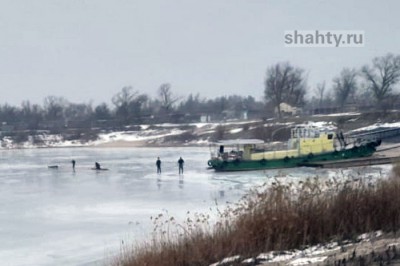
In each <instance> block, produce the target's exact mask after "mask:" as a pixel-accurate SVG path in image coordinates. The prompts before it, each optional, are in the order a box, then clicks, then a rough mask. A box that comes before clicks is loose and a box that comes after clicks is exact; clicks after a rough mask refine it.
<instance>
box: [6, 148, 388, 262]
mask: <svg viewBox="0 0 400 266" xmlns="http://www.w3.org/2000/svg"><path fill="white" fill-rule="evenodd" d="M0 154H1V157H0V235H1V240H2V241H0V261H1V264H2V265H15V266H18V265H88V264H90V263H93V264H94V263H96V262H98V261H102V260H105V259H106V260H107V259H109V258H110V257H111V256H112V255H114V254H116V253H118V252H119V250H120V249H121V245H122V241H123V242H124V243H125V245H128V244H129V243H134V242H136V241H140V240H143V239H147V238H148V237H149V235H150V233H151V232H152V229H153V224H152V222H151V220H150V217H151V216H153V217H154V216H156V215H158V214H160V213H164V214H166V213H167V214H168V215H169V216H171V217H174V218H175V219H176V220H177V222H182V221H183V220H184V219H185V218H186V217H187V211H190V212H191V213H194V212H204V213H209V212H211V214H212V212H213V211H214V210H215V209H216V205H215V201H217V202H218V208H223V206H225V203H226V202H234V201H236V200H237V199H239V198H240V197H241V196H242V195H243V194H244V193H245V192H246V191H248V190H249V189H250V188H253V187H254V186H257V185H261V184H263V183H267V184H271V183H273V182H282V183H284V182H287V183H289V182H293V183H299V182H301V181H302V180H303V181H304V180H305V179H306V178H307V177H309V176H318V177H319V178H329V177H332V176H336V177H337V178H338V179H343V180H345V179H350V180H352V179H357V176H362V177H363V178H367V177H368V178H370V179H371V180H373V179H375V178H379V177H382V176H385V173H386V172H388V171H390V166H380V167H363V168H356V169H343V170H334V171H330V170H326V169H312V168H293V169H283V170H270V171H253V172H238V173H215V172H214V171H211V170H206V167H207V164H206V163H207V159H208V157H209V149H208V148H182V147H180V148H57V149H30V150H1V151H0ZM180 156H182V157H183V159H184V160H185V166H184V168H185V173H184V175H183V176H179V175H178V164H177V161H178V159H179V157H180ZM157 157H160V158H161V160H162V174H161V175H157V174H156V165H155V161H156V158H157ZM72 159H74V160H76V170H75V172H74V171H72V165H71V160H72ZM94 162H99V163H100V164H101V166H102V167H105V168H109V169H110V170H109V171H100V172H98V171H93V170H91V168H92V167H93V166H94ZM55 164H56V165H59V169H48V168H47V166H48V165H55ZM210 209H211V210H210Z"/></svg>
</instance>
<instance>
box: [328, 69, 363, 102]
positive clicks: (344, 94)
mask: <svg viewBox="0 0 400 266" xmlns="http://www.w3.org/2000/svg"><path fill="white" fill-rule="evenodd" d="M333 91H334V93H335V99H336V102H337V103H338V104H339V105H340V108H341V109H343V107H344V105H345V104H346V102H347V101H348V99H349V97H354V95H355V93H356V91H357V71H356V70H355V69H349V68H344V69H343V70H342V71H341V72H340V75H339V76H338V77H336V78H334V79H333Z"/></svg>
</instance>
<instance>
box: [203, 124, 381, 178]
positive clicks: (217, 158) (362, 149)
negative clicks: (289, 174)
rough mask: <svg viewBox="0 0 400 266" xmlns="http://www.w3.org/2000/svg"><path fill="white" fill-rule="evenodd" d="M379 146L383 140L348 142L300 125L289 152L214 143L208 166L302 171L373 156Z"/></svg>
mask: <svg viewBox="0 0 400 266" xmlns="http://www.w3.org/2000/svg"><path fill="white" fill-rule="evenodd" d="M380 143H381V142H380V140H371V139H369V140H361V139H351V138H345V137H344V136H343V134H342V133H336V132H335V131H334V130H333V129H329V128H321V127H315V126H312V125H300V126H296V127H294V128H292V129H291V137H290V139H289V140H288V142H287V144H286V149H272V148H270V147H269V146H270V145H266V144H265V143H264V141H262V140H259V139H236V140H222V141H218V142H216V143H212V144H211V146H210V147H211V148H212V151H211V159H210V160H209V161H208V166H209V167H210V168H213V169H215V170H216V171H248V170H263V169H274V168H290V167H299V166H305V165H311V164H312V163H313V162H321V161H337V160H347V159H354V158H360V157H367V156H371V155H372V154H373V153H374V152H375V151H376V147H377V146H379V145H380Z"/></svg>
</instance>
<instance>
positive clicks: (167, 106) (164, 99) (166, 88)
mask: <svg viewBox="0 0 400 266" xmlns="http://www.w3.org/2000/svg"><path fill="white" fill-rule="evenodd" d="M158 95H159V97H160V101H161V106H162V108H163V109H164V111H166V112H169V111H170V110H171V109H172V107H173V105H174V103H175V102H176V101H177V100H178V98H177V97H174V96H173V94H172V91H171V85H170V84H169V83H163V84H161V85H160V87H159V88H158Z"/></svg>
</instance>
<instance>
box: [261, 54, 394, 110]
mask: <svg viewBox="0 0 400 266" xmlns="http://www.w3.org/2000/svg"><path fill="white" fill-rule="evenodd" d="M399 80H400V56H399V55H393V54H390V53H389V54H387V55H385V56H381V57H376V58H374V59H373V60H372V64H370V65H365V66H363V67H362V68H361V69H359V70H357V69H354V68H343V70H342V71H341V72H340V73H339V75H338V76H336V77H334V78H333V80H332V87H331V89H330V90H328V91H327V90H326V85H325V84H326V83H325V82H322V83H319V84H317V85H316V87H315V90H314V95H313V97H312V98H311V100H309V101H306V100H305V95H306V92H307V83H306V81H307V78H306V75H305V72H304V69H302V68H299V67H295V66H293V65H291V64H290V63H288V62H287V63H277V64H275V65H273V66H270V67H269V68H268V69H267V72H266V77H265V90H264V95H265V100H266V102H268V103H270V104H271V105H272V106H273V107H274V108H275V110H276V112H277V114H278V116H279V117H281V116H282V112H281V109H280V106H281V104H282V103H287V104H289V105H291V106H297V107H299V106H300V107H304V106H306V103H307V106H308V108H310V106H315V107H318V108H320V109H322V108H329V107H336V108H337V109H339V110H342V111H343V110H344V109H345V106H346V105H348V104H353V105H357V106H358V107H362V106H364V107H366V108H369V109H370V108H374V109H376V110H380V111H386V110H387V109H389V108H392V107H393V106H394V105H395V104H398V100H399V94H398V92H396V91H395V86H396V85H397V83H398V82H399Z"/></svg>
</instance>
